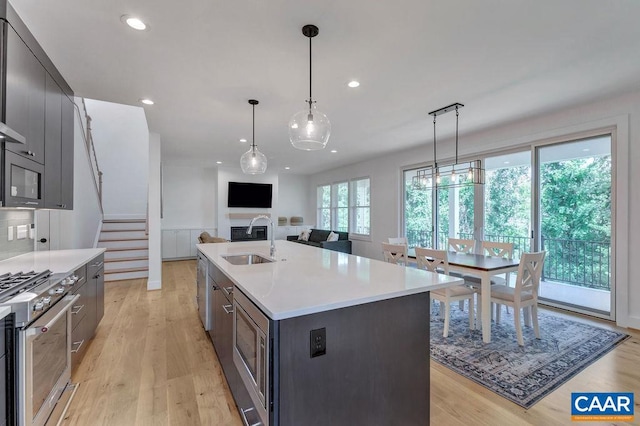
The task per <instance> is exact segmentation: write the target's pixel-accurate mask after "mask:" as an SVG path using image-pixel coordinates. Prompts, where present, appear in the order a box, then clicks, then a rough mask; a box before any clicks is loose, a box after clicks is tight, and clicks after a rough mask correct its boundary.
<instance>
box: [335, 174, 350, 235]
mask: <svg viewBox="0 0 640 426" xmlns="http://www.w3.org/2000/svg"><path fill="white" fill-rule="evenodd" d="M332 189H333V197H334V202H333V203H332V209H331V210H332V213H333V214H332V218H333V220H334V223H333V227H332V228H333V229H334V230H336V231H341V232H349V184H348V183H347V182H340V183H336V184H334V185H332Z"/></svg>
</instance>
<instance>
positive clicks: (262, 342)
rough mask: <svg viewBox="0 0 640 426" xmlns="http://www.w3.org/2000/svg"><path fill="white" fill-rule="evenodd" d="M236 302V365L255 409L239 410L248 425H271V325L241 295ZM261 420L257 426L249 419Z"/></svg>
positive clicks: (258, 310)
mask: <svg viewBox="0 0 640 426" xmlns="http://www.w3.org/2000/svg"><path fill="white" fill-rule="evenodd" d="M233 294H234V299H233V306H234V309H233V363H234V364H235V366H236V369H237V370H238V373H239V374H240V377H241V379H242V382H243V384H244V386H245V387H246V389H247V391H248V392H249V395H250V397H251V401H252V402H253V406H252V407H240V412H241V414H242V417H243V421H244V422H245V424H246V425H264V426H268V425H269V413H270V411H271V395H270V392H271V391H270V386H271V382H272V377H271V374H272V366H271V356H270V351H271V347H270V340H271V339H270V324H271V322H270V321H269V318H267V317H266V316H265V315H264V314H263V313H262V312H261V311H260V309H258V308H257V307H256V306H255V305H254V304H253V303H252V302H251V301H250V300H249V299H248V298H247V297H246V296H245V295H244V294H242V292H241V291H235V292H234V293H233ZM254 413H255V414H257V416H258V417H259V421H258V422H252V421H249V420H248V419H249V418H250V417H252V416H254Z"/></svg>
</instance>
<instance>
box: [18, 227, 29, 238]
mask: <svg viewBox="0 0 640 426" xmlns="http://www.w3.org/2000/svg"><path fill="white" fill-rule="evenodd" d="M16 231H18V235H17V236H16V239H18V240H24V239H25V238H27V225H18V226H17V227H16Z"/></svg>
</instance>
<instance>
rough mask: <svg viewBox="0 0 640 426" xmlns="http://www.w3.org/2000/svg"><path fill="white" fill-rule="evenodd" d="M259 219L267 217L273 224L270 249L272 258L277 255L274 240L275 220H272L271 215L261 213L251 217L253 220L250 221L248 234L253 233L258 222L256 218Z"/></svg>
mask: <svg viewBox="0 0 640 426" xmlns="http://www.w3.org/2000/svg"><path fill="white" fill-rule="evenodd" d="M258 219H266V220H268V221H269V223H270V224H271V249H270V250H269V256H271V258H272V259H274V258H275V257H276V243H275V242H274V240H273V237H274V235H275V232H274V231H273V221H272V220H271V218H270V217H269V216H265V215H260V216H256V217H254V218H253V219H251V222H250V223H249V229H247V235H251V230H252V229H253V224H254V223H256V220H258Z"/></svg>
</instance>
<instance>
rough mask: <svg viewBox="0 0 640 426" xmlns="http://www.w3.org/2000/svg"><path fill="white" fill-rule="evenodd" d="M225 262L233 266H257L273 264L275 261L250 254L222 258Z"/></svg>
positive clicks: (230, 255)
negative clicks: (259, 264)
mask: <svg viewBox="0 0 640 426" xmlns="http://www.w3.org/2000/svg"><path fill="white" fill-rule="evenodd" d="M222 257H223V258H224V260H226V261H227V262H229V263H231V264H232V265H255V264H258V263H271V262H273V259H269V258H268V257H264V256H261V255H259V254H255V253H250V254H229V255H226V256H222Z"/></svg>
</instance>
